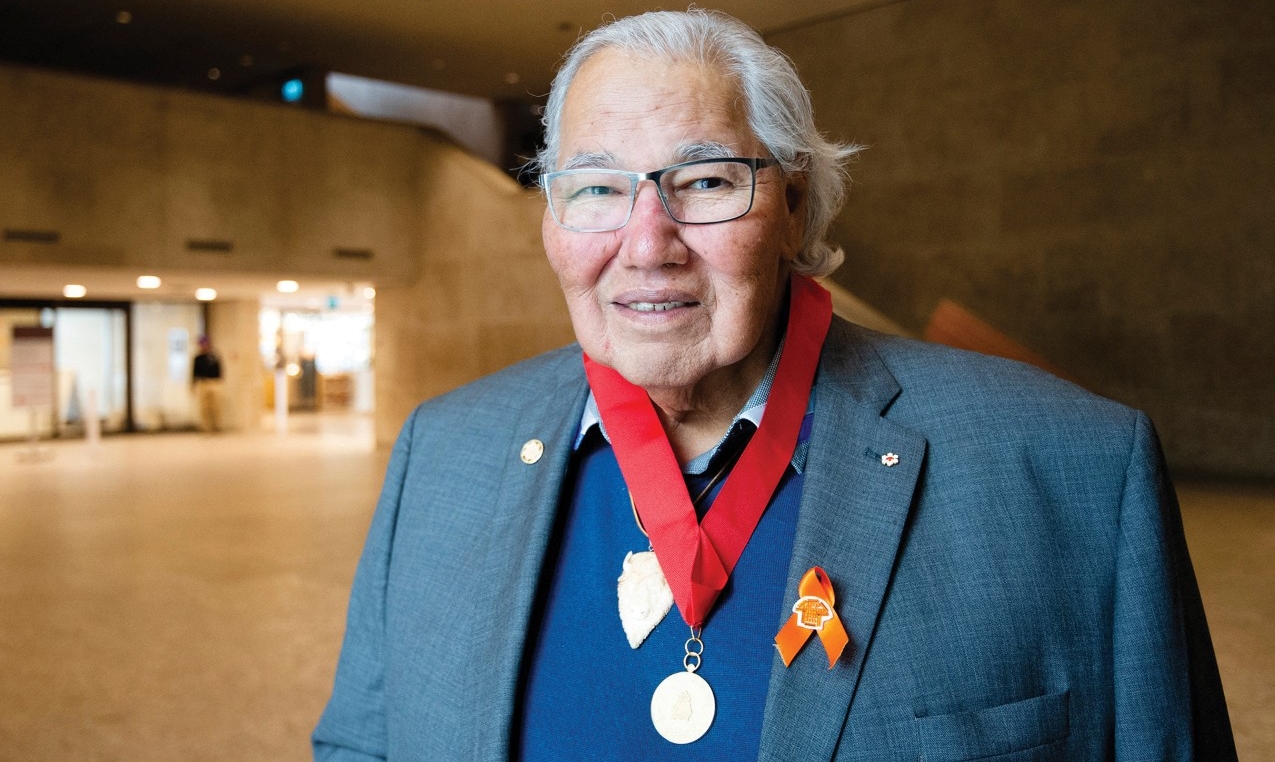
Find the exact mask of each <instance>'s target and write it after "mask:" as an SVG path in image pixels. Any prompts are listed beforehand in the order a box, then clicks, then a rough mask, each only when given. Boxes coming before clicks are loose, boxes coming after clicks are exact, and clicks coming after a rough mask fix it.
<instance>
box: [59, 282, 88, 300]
mask: <svg viewBox="0 0 1275 762" xmlns="http://www.w3.org/2000/svg"><path fill="white" fill-rule="evenodd" d="M88 292H89V290H88V289H87V288H85V287H84V286H80V285H77V284H74V283H70V284H67V285H65V286H63V287H62V296H65V297H66V298H67V299H79V298H80V297H82V296H84V295H85V294H87V293H88Z"/></svg>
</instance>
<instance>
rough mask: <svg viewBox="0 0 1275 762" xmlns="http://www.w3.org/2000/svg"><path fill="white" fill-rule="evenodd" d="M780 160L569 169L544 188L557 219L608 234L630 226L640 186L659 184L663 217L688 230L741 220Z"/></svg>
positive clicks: (544, 178)
mask: <svg viewBox="0 0 1275 762" xmlns="http://www.w3.org/2000/svg"><path fill="white" fill-rule="evenodd" d="M776 163H777V162H776V160H775V159H736V158H729V159H697V160H695V161H686V162H682V163H681V164H674V165H673V166H671V167H665V168H664V169H657V170H655V171H654V172H625V171H623V170H619V169H565V170H562V171H560V172H546V173H545V174H543V175H541V176H540V185H541V187H543V188H544V190H545V195H546V196H547V197H548V199H549V210H550V211H551V212H552V213H553V219H554V221H555V222H557V223H558V224H559V225H561V226H562V227H564V228H566V229H567V230H572V231H575V232H577V233H605V232H607V231H609V230H619V229H620V228H622V227H624V226H625V225H626V224H628V222H629V217H630V216H631V215H632V214H633V204H634V201H635V199H636V198H637V187H638V183H640V182H642V181H643V180H650V181H651V182H653V183H655V189H656V192H657V193H658V194H659V196H660V202H661V203H663V204H664V211H666V212H668V215H669V216H670V217H672V218H673V219H674V220H676V221H678V222H682V223H686V224H688V225H711V224H712V223H715V222H730V221H731V220H735V219H739V218H740V217H743V216H744V215H745V214H748V211H749V210H750V209H752V208H753V192H754V190H755V189H756V186H757V170H758V169H762V168H765V167H769V166H773V165H774V164H776Z"/></svg>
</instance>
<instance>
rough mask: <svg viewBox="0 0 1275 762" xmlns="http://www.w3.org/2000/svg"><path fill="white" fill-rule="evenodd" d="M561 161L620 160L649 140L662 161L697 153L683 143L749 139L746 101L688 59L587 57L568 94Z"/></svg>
mask: <svg viewBox="0 0 1275 762" xmlns="http://www.w3.org/2000/svg"><path fill="white" fill-rule="evenodd" d="M560 135H561V142H560V145H561V153H560V155H559V157H558V166H559V167H560V168H566V167H567V166H568V165H574V166H579V165H580V162H579V161H577V160H576V158H575V157H577V156H579V157H584V156H585V155H586V154H588V155H592V156H593V158H594V159H596V158H597V156H598V155H601V154H606V155H609V157H610V158H612V159H614V158H617V154H619V153H623V151H624V149H625V147H626V144H627V145H632V144H636V143H639V142H640V143H645V144H646V147H648V148H651V147H654V148H655V149H656V151H657V152H658V153H659V154H660V156H659V157H658V160H660V161H664V160H673V159H675V158H676V157H677V156H679V155H688V156H689V157H691V158H696V157H698V155H699V151H698V150H695V149H685V150H684V149H683V147H684V146H698V145H705V144H717V145H730V146H731V147H732V148H733V149H734V150H736V151H738V150H743V149H744V148H745V144H751V143H752V139H751V138H752V133H751V130H750V129H749V127H748V122H747V115H746V113H745V111H744V98H743V95H742V93H741V92H740V90H739V88H738V86H737V85H736V83H735V81H734V79H733V78H732V77H729V76H726V75H724V74H722V73H721V72H719V71H718V70H716V69H715V68H713V67H711V66H704V65H702V64H699V63H693V62H688V61H679V62H672V63H670V62H665V61H649V60H644V59H640V58H635V57H633V56H629V55H627V54H624V53H622V52H618V51H614V50H607V51H603V52H600V53H598V54H597V55H595V56H594V57H593V58H591V59H589V60H588V61H587V62H585V64H584V66H582V67H581V69H580V71H579V73H578V74H577V75H576V78H575V81H574V82H573V83H572V85H571V86H570V89H569V90H568V92H567V97H566V99H565V102H564V107H563V112H562V123H561V131H560ZM591 163H592V162H591Z"/></svg>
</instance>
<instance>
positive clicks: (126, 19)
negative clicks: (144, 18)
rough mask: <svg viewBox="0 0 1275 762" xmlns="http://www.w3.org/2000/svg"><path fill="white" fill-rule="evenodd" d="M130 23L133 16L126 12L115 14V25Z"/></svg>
mask: <svg viewBox="0 0 1275 762" xmlns="http://www.w3.org/2000/svg"><path fill="white" fill-rule="evenodd" d="M132 21H133V14H131V13H129V12H128V11H119V12H118V13H116V14H115V23H116V24H129V23H132Z"/></svg>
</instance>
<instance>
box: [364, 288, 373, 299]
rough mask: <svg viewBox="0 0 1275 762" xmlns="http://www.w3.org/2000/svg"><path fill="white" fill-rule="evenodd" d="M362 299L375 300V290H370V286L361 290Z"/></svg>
mask: <svg viewBox="0 0 1275 762" xmlns="http://www.w3.org/2000/svg"><path fill="white" fill-rule="evenodd" d="M363 298H364V299H375V298H376V289H374V288H372V287H371V286H368V287H367V288H365V289H363Z"/></svg>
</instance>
